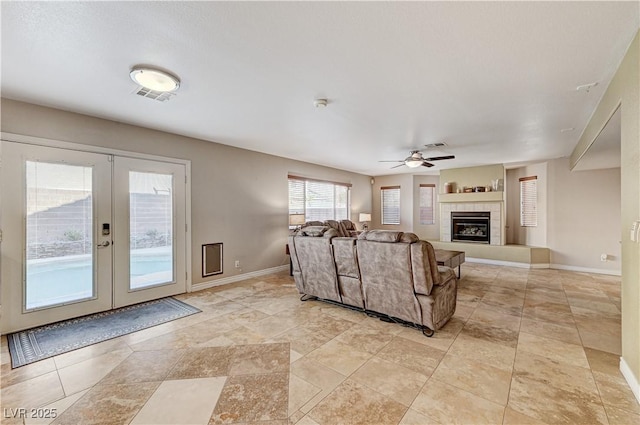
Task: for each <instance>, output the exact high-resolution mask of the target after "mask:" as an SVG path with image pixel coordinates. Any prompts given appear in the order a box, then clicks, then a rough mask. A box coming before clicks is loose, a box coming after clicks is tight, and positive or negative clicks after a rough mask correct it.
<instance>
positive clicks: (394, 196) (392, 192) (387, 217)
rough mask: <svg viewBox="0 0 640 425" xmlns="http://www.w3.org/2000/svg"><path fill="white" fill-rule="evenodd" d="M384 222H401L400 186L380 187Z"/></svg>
mask: <svg viewBox="0 0 640 425" xmlns="http://www.w3.org/2000/svg"><path fill="white" fill-rule="evenodd" d="M380 198H381V200H382V224H400V186H384V187H381V188H380Z"/></svg>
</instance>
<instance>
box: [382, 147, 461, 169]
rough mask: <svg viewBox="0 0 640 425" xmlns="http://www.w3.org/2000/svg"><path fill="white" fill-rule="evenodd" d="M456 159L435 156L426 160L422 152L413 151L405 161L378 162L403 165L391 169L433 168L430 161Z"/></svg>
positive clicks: (451, 156) (452, 156) (450, 156)
mask: <svg viewBox="0 0 640 425" xmlns="http://www.w3.org/2000/svg"><path fill="white" fill-rule="evenodd" d="M455 157H456V156H455V155H443V156H433V157H430V158H425V157H424V156H422V152H420V151H419V150H413V151H411V154H410V155H409V156H408V157H406V158H405V159H399V160H396V161H378V162H401V163H402V164H398V165H396V166H395V167H391V168H398V167H402V166H403V165H406V166H407V167H409V168H417V167H433V165H434V164H432V163H430V162H429V161H442V160H444V159H455Z"/></svg>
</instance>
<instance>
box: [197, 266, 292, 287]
mask: <svg viewBox="0 0 640 425" xmlns="http://www.w3.org/2000/svg"><path fill="white" fill-rule="evenodd" d="M285 270H289V265H288V264H285V265H283V266H276V267H271V268H268V269H262V270H256V271H254V272H249V273H242V274H237V275H235V276H229V277H223V278H222V279H214V280H209V281H206V282H200V283H196V284H195V285H191V292H195V291H202V290H203V289H208V288H213V287H216V286H222V285H227V284H229V283H233V282H239V281H241V280H246V279H251V278H252V277H259V276H264V275H267V274H272V273H278V272H281V271H285Z"/></svg>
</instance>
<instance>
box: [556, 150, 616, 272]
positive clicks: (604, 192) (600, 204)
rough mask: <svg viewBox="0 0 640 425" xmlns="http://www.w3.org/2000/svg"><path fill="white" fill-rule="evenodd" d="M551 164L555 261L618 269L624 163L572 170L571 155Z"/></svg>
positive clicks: (614, 270)
mask: <svg viewBox="0 0 640 425" xmlns="http://www.w3.org/2000/svg"><path fill="white" fill-rule="evenodd" d="M548 169H549V187H548V189H549V225H548V226H549V227H548V242H549V243H548V246H549V248H550V249H551V264H561V265H571V266H575V267H584V268H592V269H600V270H609V271H611V272H619V271H620V269H621V264H622V263H621V259H620V237H621V236H620V205H621V199H620V169H619V168H614V169H608V170H590V171H570V170H569V160H568V159H556V160H553V161H549V163H548ZM601 254H607V255H610V256H612V259H611V261H607V262H602V261H601V260H600V256H601Z"/></svg>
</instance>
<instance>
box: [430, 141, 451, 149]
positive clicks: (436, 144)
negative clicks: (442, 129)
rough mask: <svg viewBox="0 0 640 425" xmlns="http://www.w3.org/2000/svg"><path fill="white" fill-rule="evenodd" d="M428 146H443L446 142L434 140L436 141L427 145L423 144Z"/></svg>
mask: <svg viewBox="0 0 640 425" xmlns="http://www.w3.org/2000/svg"><path fill="white" fill-rule="evenodd" d="M425 146H426V147H428V148H441V147H443V146H447V144H446V143H445V142H436V143H429V144H428V145H425Z"/></svg>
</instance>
